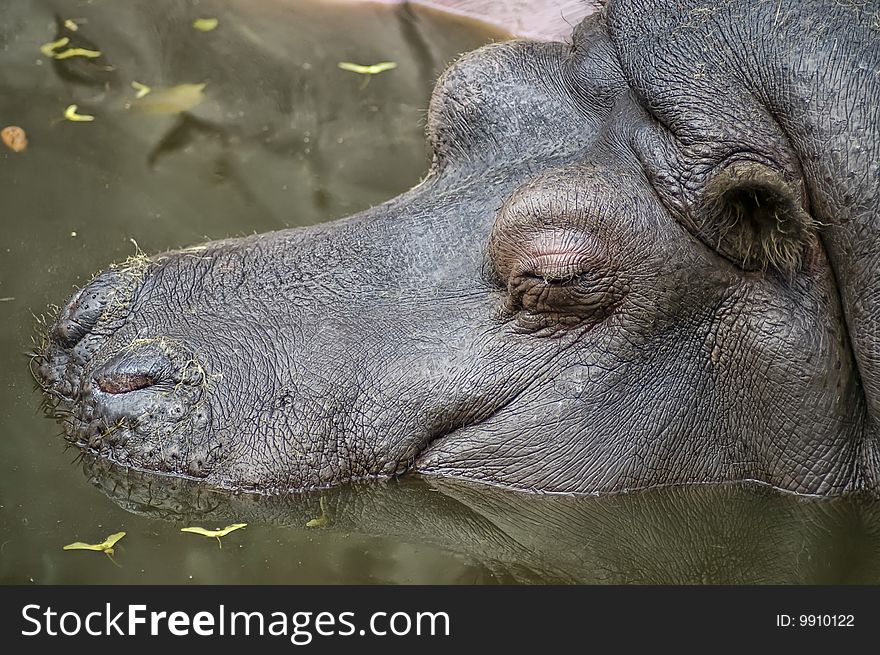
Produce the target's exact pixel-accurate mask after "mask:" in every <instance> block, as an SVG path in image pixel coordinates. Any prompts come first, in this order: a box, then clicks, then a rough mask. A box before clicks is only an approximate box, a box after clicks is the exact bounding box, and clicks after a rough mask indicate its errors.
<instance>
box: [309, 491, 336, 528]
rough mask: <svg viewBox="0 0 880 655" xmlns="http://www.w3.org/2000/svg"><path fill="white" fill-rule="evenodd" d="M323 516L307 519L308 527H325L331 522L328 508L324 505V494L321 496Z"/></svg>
mask: <svg viewBox="0 0 880 655" xmlns="http://www.w3.org/2000/svg"><path fill="white" fill-rule="evenodd" d="M320 504H321V516H319V517H317V518H314V519H309V520H308V521H306V527H307V528H323V527H324V526H325V525H328V524H329V523H330V517H329V516H327V508H326V507H324V496H321V500H320Z"/></svg>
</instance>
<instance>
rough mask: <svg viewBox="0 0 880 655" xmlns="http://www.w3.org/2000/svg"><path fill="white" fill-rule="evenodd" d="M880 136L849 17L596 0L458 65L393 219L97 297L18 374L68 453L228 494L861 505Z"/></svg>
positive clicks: (868, 432)
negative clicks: (413, 485)
mask: <svg viewBox="0 0 880 655" xmlns="http://www.w3.org/2000/svg"><path fill="white" fill-rule="evenodd" d="M878 107H880V29H878V27H877V14H876V12H874V11H873V10H872V9H871V8H870V7H868V6H862V5H859V4H856V3H827V2H820V1H818V0H806V1H801V0H780V1H779V2H751V3H741V2H729V1H727V0H700V2H695V1H692V0H678V1H677V2H675V3H669V2H659V1H655V2H651V1H648V0H619V1H615V0H611V1H610V2H609V3H608V5H607V7H606V8H605V9H604V10H603V11H602V12H600V13H598V14H595V15H593V16H590V17H588V18H587V19H586V20H585V21H584V22H582V23H581V24H580V25H579V26H578V27H577V29H576V30H575V32H574V34H573V36H572V39H571V43H570V44H563V43H539V42H530V41H513V42H506V43H500V44H494V45H491V46H487V47H484V48H482V49H480V50H477V51H475V52H472V53H470V54H468V55H466V56H464V57H462V58H461V59H460V60H459V61H458V62H456V63H455V64H454V65H453V66H451V67H450V68H449V69H448V70H447V71H446V72H445V73H444V74H443V76H442V77H441V79H440V80H439V81H438V83H437V86H436V88H435V90H434V93H433V97H432V100H431V104H430V109H429V112H428V119H427V122H428V139H429V142H430V144H431V147H432V149H433V164H432V168H431V171H430V174H429V175H428V177H427V178H426V179H425V180H424V181H423V182H422V183H421V184H419V185H418V186H417V187H415V188H414V189H412V190H410V191H409V192H407V193H405V194H403V195H401V196H399V197H397V198H394V199H393V200H390V201H388V202H386V203H385V204H383V205H380V206H378V207H375V208H373V209H370V210H369V211H366V212H363V213H359V214H357V215H354V216H350V217H348V218H345V219H342V220H338V221H335V222H333V223H330V224H325V225H321V226H315V227H310V228H305V229H296V230H286V231H280V232H273V233H269V234H260V235H256V236H251V237H247V238H240V239H228V240H223V241H214V242H210V243H206V244H204V245H201V246H198V247H195V248H191V249H187V250H181V251H174V252H168V253H164V254H160V255H156V256H154V257H151V258H140V259H137V260H135V261H133V262H128V263H127V264H126V265H122V266H117V267H114V268H111V269H110V270H109V271H107V272H105V273H102V274H100V275H99V276H97V277H96V278H95V279H94V280H93V281H92V282H91V283H90V284H89V285H87V286H86V287H85V288H84V289H82V290H81V291H79V292H78V293H77V294H76V295H75V296H74V298H73V299H72V300H71V301H70V302H69V304H68V305H67V306H66V307H65V308H64V309H63V310H62V311H61V314H60V316H59V317H58V319H57V322H56V323H55V325H54V327H53V328H52V331H51V335H50V340H49V342H48V345H47V347H46V349H45V351H44V352H43V354H42V358H41V364H40V367H39V372H40V374H41V375H42V378H43V380H44V382H45V385H46V387H47V389H48V391H49V393H50V394H51V397H53V398H54V399H56V401H57V402H59V403H61V404H62V405H64V406H65V407H66V408H67V409H69V410H70V412H72V416H71V417H70V419H69V420H68V425H69V439H70V440H71V441H73V442H75V443H76V444H78V445H79V446H81V447H83V448H86V449H89V450H90V451H91V452H93V453H94V454H96V455H98V456H99V457H101V458H105V459H107V460H111V461H113V462H116V463H118V464H121V465H124V466H129V467H132V468H136V469H140V470H144V471H150V472H157V473H163V474H170V475H176V476H185V477H192V478H198V479H204V480H206V481H208V482H210V483H212V484H215V485H218V486H222V487H226V488H232V489H241V490H257V491H263V492H273V491H286V490H306V489H314V488H321V487H327V486H331V485H337V484H342V483H345V482H348V481H353V480H360V479H368V478H383V477H389V476H395V475H401V474H403V473H408V472H415V473H420V474H425V475H437V476H449V477H456V478H462V479H466V480H471V481H478V482H484V483H490V484H495V485H500V486H506V487H511V488H517V489H523V490H530V491H540V492H567V493H602V492H613V491H620V490H627V489H636V488H644V487H651V486H659V485H670V484H693V483H720V482H727V481H743V480H753V481H758V482H762V483H766V484H769V485H772V486H774V487H778V488H780V489H785V490H789V491H793V492H798V493H804V494H818V495H838V494H842V493H846V492H850V491H858V490H867V491H870V492H873V493H877V492H880V454H878V453H880V451H878V430H877V423H876V421H877V418H878V412H880V345H878V331H877V319H878V316H880V304H878V303H880V275H878V270H880V269H878V257H880V242H878V239H877V236H878V221H880V214H878V202H880V196H878V188H880V163H878V162H880V116H878V111H880V110H878Z"/></svg>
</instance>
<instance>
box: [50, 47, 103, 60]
mask: <svg viewBox="0 0 880 655" xmlns="http://www.w3.org/2000/svg"><path fill="white" fill-rule="evenodd" d="M52 56H53V57H55V59H70V58H71V57H88V58H89V59H94V58H95V57H100V56H101V51H100V50H87V49H85V48H68V49H67V50H62V51H61V52H55V53H52Z"/></svg>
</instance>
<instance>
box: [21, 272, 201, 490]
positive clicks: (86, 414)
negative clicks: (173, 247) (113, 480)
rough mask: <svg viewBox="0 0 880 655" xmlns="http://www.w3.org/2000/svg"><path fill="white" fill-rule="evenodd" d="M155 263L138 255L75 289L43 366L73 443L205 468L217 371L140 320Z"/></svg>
mask: <svg viewBox="0 0 880 655" xmlns="http://www.w3.org/2000/svg"><path fill="white" fill-rule="evenodd" d="M155 263H156V262H155V261H153V260H148V259H147V258H146V257H142V256H140V257H136V258H131V259H129V260H127V261H126V262H124V263H122V264H120V265H117V266H114V267H113V268H111V269H110V270H108V271H106V272H104V273H101V274H99V275H97V276H96V277H95V278H94V279H93V280H92V281H91V282H89V283H88V284H87V285H86V286H84V287H83V288H81V289H80V290H78V291H77V292H76V293H74V294H73V296H72V297H71V298H70V300H69V301H68V302H67V303H66V304H65V305H64V307H63V308H62V309H61V311H60V312H59V314H58V316H57V318H56V320H55V322H54V324H53V325H52V326H51V328H50V329H49V331H48V337H47V339H46V341H45V344H44V346H43V349H42V352H40V353H38V355H37V357H36V360H35V361H36V363H37V366H36V367H35V370H34V372H35V374H36V378H37V380H38V382H39V383H40V384H41V386H42V387H43V388H44V390H45V391H46V392H47V394H48V397H49V400H50V407H51V409H50V410H49V411H50V413H51V414H52V415H53V416H55V418H57V419H59V420H60V421H61V422H62V423H63V427H64V434H65V438H66V439H67V441H68V442H70V443H72V444H73V445H76V446H77V447H79V448H82V449H85V450H87V451H88V452H91V453H92V454H94V455H97V456H99V457H102V458H105V459H108V460H111V461H116V462H119V463H123V464H126V465H128V466H133V467H135V468H140V469H144V470H150V471H157V472H169V473H176V474H180V475H186V476H189V477H204V476H205V475H206V474H207V472H208V471H209V470H210V468H211V464H212V462H214V461H215V460H216V451H217V440H216V439H208V438H207V437H205V436H204V435H205V433H206V432H207V427H208V425H209V423H210V415H211V412H210V407H209V405H208V402H207V399H206V396H207V394H206V390H207V387H208V382H209V376H208V374H207V373H206V372H205V368H204V366H203V365H202V363H201V362H199V360H198V358H197V357H196V356H195V355H194V354H193V353H192V351H191V350H190V349H189V348H188V347H187V346H186V345H185V344H184V343H182V342H181V341H180V340H179V339H174V338H171V337H168V336H161V335H160V336H156V335H155V334H154V333H149V334H141V333H140V332H139V328H138V327H137V326H136V325H134V324H133V323H132V321H131V315H132V307H133V306H134V305H135V304H136V303H137V302H138V301H139V299H140V297H141V292H142V288H143V286H144V283H145V280H148V279H149V272H150V270H151V268H152V267H153V266H154V265H155ZM212 453H213V454H212Z"/></svg>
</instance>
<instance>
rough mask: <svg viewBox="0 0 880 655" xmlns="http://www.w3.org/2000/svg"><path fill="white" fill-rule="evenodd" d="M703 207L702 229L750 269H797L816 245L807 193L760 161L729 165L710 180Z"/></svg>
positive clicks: (724, 252) (716, 245)
mask: <svg viewBox="0 0 880 655" xmlns="http://www.w3.org/2000/svg"><path fill="white" fill-rule="evenodd" d="M701 205H702V206H701V207H699V208H698V214H699V217H698V222H699V223H701V225H700V226H699V227H700V231H701V232H702V233H703V234H704V235H705V237H706V238H707V239H708V240H709V241H710V245H712V246H713V247H714V248H716V249H717V250H718V251H719V252H720V253H721V254H722V255H724V256H725V257H727V258H729V259H731V260H732V261H734V262H735V263H736V264H738V265H739V266H741V267H743V268H745V269H746V270H766V269H768V268H775V269H777V270H780V271H782V272H784V273H788V274H791V273H794V272H795V271H796V270H797V269H798V268H799V267H800V265H801V262H802V261H803V258H804V254H805V253H806V251H807V249H808V248H809V247H810V246H811V245H813V244H815V243H816V225H815V222H814V221H813V218H812V217H811V216H810V214H809V213H808V212H807V211H806V209H805V208H804V194H803V193H802V192H801V191H800V190H798V189H796V188H795V186H794V185H792V184H790V183H789V182H788V181H786V180H785V179H784V177H783V176H782V174H781V173H779V172H778V171H777V170H775V169H773V168H771V167H769V166H765V165H764V164H760V163H757V162H738V163H735V164H732V165H729V166H726V167H725V168H724V169H723V170H722V171H721V172H719V173H716V174H715V175H714V176H713V177H712V179H711V180H710V181H709V182H708V184H707V186H706V189H705V191H704V193H703V201H702V203H701Z"/></svg>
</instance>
